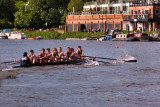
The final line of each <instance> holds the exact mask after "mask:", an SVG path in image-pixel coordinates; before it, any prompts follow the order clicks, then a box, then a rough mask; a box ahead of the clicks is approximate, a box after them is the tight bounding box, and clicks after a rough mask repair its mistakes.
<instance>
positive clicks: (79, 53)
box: [76, 46, 84, 58]
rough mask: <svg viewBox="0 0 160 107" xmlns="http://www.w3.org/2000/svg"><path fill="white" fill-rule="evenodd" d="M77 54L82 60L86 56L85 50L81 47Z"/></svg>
mask: <svg viewBox="0 0 160 107" xmlns="http://www.w3.org/2000/svg"><path fill="white" fill-rule="evenodd" d="M76 53H77V54H78V55H79V57H80V58H81V57H83V56H84V50H82V48H81V46H78V50H77V51H76Z"/></svg>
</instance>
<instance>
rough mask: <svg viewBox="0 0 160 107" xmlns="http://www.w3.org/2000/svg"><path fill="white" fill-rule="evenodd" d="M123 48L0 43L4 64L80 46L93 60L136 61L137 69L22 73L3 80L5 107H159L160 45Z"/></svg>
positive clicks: (117, 66)
mask: <svg viewBox="0 0 160 107" xmlns="http://www.w3.org/2000/svg"><path fill="white" fill-rule="evenodd" d="M121 44H122V42H109V41H107V42H102V43H99V42H97V41H63V40H41V41H29V40H24V41H23V42H22V41H21V40H0V46H2V47H1V51H0V55H1V56H2V61H10V60H14V59H18V58H19V57H20V56H21V55H22V53H23V51H27V52H29V50H30V49H31V47H32V49H34V50H35V53H36V54H38V53H39V52H40V50H41V48H48V47H49V48H53V47H59V46H61V47H62V48H63V51H66V47H68V46H70V47H73V48H76V47H77V46H78V45H82V48H83V49H84V51H85V53H86V55H89V56H101V57H106V58H115V59H118V60H122V59H126V58H129V59H130V58H136V59H137V60H138V62H137V63H129V62H128V63H127V62H123V63H121V62H118V61H117V60H102V59H96V60H99V61H105V62H107V63H102V62H98V63H99V65H86V64H82V65H58V66H57V65H54V66H41V67H30V68H21V69H19V71H18V73H19V75H17V78H15V79H3V81H2V83H0V84H1V88H0V104H1V106H3V107H4V106H7V107H10V106H13V105H15V106H18V107H19V106H20V107H21V106H31V107H35V106H38V107H41V106H42V107H43V106H45V107H53V106H55V107H91V106H92V107H106V106H108V107H135V106H136V107H158V106H159V105H160V102H159V101H160V94H159V91H160V72H159V69H160V68H159V63H160V57H158V56H159V53H160V50H159V48H160V43H158V42H156V43H152V42H123V44H124V46H121ZM117 45H118V46H119V48H118V49H117V48H116V46H117ZM4 52H5V54H4ZM108 62H109V63H108ZM0 82H1V81H0Z"/></svg>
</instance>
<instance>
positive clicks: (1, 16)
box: [0, 0, 92, 29]
mask: <svg viewBox="0 0 160 107" xmlns="http://www.w3.org/2000/svg"><path fill="white" fill-rule="evenodd" d="M88 1H92V0H87V2H88ZM84 2H86V0H0V29H4V28H13V27H16V28H18V29H20V28H35V29H36V28H44V27H47V28H50V27H56V26H58V25H64V24H65V19H66V16H67V12H68V11H72V9H73V7H74V9H75V11H81V10H82V9H83V4H84Z"/></svg>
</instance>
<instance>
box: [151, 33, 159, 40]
mask: <svg viewBox="0 0 160 107" xmlns="http://www.w3.org/2000/svg"><path fill="white" fill-rule="evenodd" d="M149 41H160V35H158V34H151V35H150V38H149Z"/></svg>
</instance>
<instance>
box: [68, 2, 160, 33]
mask: <svg viewBox="0 0 160 107" xmlns="http://www.w3.org/2000/svg"><path fill="white" fill-rule="evenodd" d="M157 28H158V29H160V2H159V1H156V0H129V1H127V0H112V1H110V0H96V1H94V2H93V1H92V2H86V3H85V4H84V7H83V11H82V12H70V13H68V16H67V17H66V27H65V31H66V32H81V31H87V32H97V31H99V32H106V31H107V30H109V31H111V30H112V29H121V30H127V29H130V31H133V30H146V31H150V30H152V31H154V30H155V29H157Z"/></svg>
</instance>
